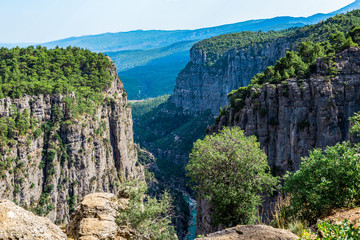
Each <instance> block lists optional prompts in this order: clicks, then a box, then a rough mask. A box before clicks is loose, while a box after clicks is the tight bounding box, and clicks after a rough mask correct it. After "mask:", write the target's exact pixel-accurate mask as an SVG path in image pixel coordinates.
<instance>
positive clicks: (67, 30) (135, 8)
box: [0, 0, 354, 43]
mask: <svg viewBox="0 0 360 240" xmlns="http://www.w3.org/2000/svg"><path fill="white" fill-rule="evenodd" d="M352 2H354V0H86V1H85V0H0V4H1V5H0V10H1V12H0V21H1V25H0V42H2V43H20V42H32V43H41V42H47V41H51V40H57V39H61V38H66V37H71V36H81V35H89V34H99V33H104V32H120V31H129V30H136V29H144V30H145V29H196V28H202V27H209V26H217V25H222V24H227V23H235V22H240V21H244V20H249V19H259V18H270V17H275V16H305V17H306V16H310V15H312V14H315V13H318V12H321V13H328V12H331V11H334V10H337V9H339V8H341V7H344V6H346V5H348V4H350V3H352Z"/></svg>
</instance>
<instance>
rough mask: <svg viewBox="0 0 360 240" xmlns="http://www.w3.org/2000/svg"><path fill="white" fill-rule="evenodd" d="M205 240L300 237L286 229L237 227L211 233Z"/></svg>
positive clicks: (255, 226) (288, 239) (250, 226)
mask: <svg viewBox="0 0 360 240" xmlns="http://www.w3.org/2000/svg"><path fill="white" fill-rule="evenodd" d="M200 239H203V240H235V239H238V240H296V239H299V237H298V236H296V235H295V234H293V233H291V232H289V231H288V230H285V229H277V228H273V227H269V226H265V225H248V226H240V225H239V226H236V227H233V228H229V229H225V230H222V231H219V232H215V233H211V234H208V235H206V236H205V237H201V238H200Z"/></svg>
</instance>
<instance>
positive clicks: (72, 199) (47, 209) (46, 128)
mask: <svg viewBox="0 0 360 240" xmlns="http://www.w3.org/2000/svg"><path fill="white" fill-rule="evenodd" d="M109 71H110V73H111V76H112V78H113V81H112V85H111V87H110V88H109V89H107V90H106V92H104V93H103V95H104V101H103V103H102V104H99V105H98V106H96V111H95V112H94V114H92V115H90V114H83V115H81V116H80V117H77V118H70V117H69V114H70V111H72V110H71V106H67V104H66V103H65V101H64V99H65V98H72V99H75V98H76V96H75V94H70V95H68V96H65V95H61V94H55V95H39V96H23V97H22V98H20V99H10V98H4V99H0V114H1V118H16V116H15V115H16V114H15V112H16V113H18V114H22V113H24V115H23V116H26V117H25V119H23V120H24V121H25V122H26V121H29V122H31V124H33V127H32V129H30V130H28V131H27V132H26V133H25V134H20V133H14V134H13V135H14V136H13V139H12V140H11V141H9V142H8V143H7V144H3V145H2V146H1V148H0V150H1V155H0V160H1V162H0V163H1V165H0V172H1V178H0V198H6V199H9V200H12V201H14V202H16V203H18V204H19V205H20V206H23V207H25V208H27V209H29V210H32V211H33V212H36V213H37V214H39V215H44V216H47V217H49V218H50V219H51V220H53V221H55V222H56V223H61V222H67V221H68V218H69V213H70V212H71V211H73V209H74V206H75V204H76V202H77V201H78V200H80V199H81V198H82V197H84V196H85V195H86V194H89V193H91V192H95V191H96V192H109V193H116V192H117V188H118V186H119V183H120V182H121V181H123V180H125V179H132V178H135V177H137V176H141V174H142V169H141V167H140V166H137V164H136V161H137V153H136V149H135V147H134V143H133V131H132V117H131V108H130V107H128V106H127V99H126V94H125V91H124V88H123V84H122V82H121V81H120V79H119V78H118V76H117V73H116V69H115V66H114V64H113V65H112V68H111V69H109ZM25 113H26V114H25Z"/></svg>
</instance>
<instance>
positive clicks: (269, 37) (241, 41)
mask: <svg viewBox="0 0 360 240" xmlns="http://www.w3.org/2000/svg"><path fill="white" fill-rule="evenodd" d="M359 24H360V10H354V11H352V12H349V13H347V14H340V15H336V16H335V17H332V18H329V19H327V20H325V21H321V22H319V23H318V24H315V25H309V26H305V27H301V28H291V29H287V30H283V31H279V32H275V31H269V32H240V33H233V34H226V35H221V36H218V37H213V38H209V39H206V40H203V41H201V42H198V43H196V44H195V45H194V48H195V49H197V50H198V51H200V50H201V51H203V52H204V53H206V64H207V65H208V66H212V65H214V64H216V63H217V62H218V61H219V60H221V59H222V57H223V55H224V53H226V52H227V51H229V50H230V49H239V48H243V49H249V48H250V47H254V46H257V47H258V48H261V47H262V45H264V44H267V42H269V41H273V40H275V39H277V38H284V39H286V40H287V41H289V42H290V43H292V47H291V48H292V49H296V48H297V47H298V46H299V44H300V43H301V42H306V41H313V42H323V41H326V40H329V37H330V35H331V34H334V33H335V32H337V31H340V32H343V33H344V34H347V33H348V31H350V30H351V28H353V27H354V26H357V25H359Z"/></svg>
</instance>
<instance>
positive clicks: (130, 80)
mask: <svg viewBox="0 0 360 240" xmlns="http://www.w3.org/2000/svg"><path fill="white" fill-rule="evenodd" d="M358 8H360V0H356V1H355V2H353V3H351V4H349V5H348V6H346V7H344V8H342V9H339V10H337V11H334V12H331V13H328V14H315V15H313V16H310V17H275V18H270V19H259V20H249V21H244V22H239V23H234V24H227V25H222V26H216V27H209V28H201V29H195V30H173V31H163V30H136V31H130V32H118V33H104V34H99V35H88V36H81V37H71V38H66V39H61V40H57V41H52V42H47V43H42V44H41V45H43V46H46V47H49V48H53V47H56V46H60V47H67V46H69V45H71V46H78V47H82V48H87V49H90V50H92V51H96V52H105V53H106V54H108V55H109V56H111V57H112V58H114V61H115V64H116V66H117V68H118V70H119V75H120V76H121V77H122V80H123V82H124V86H125V89H126V91H127V94H128V98H129V99H143V98H148V97H157V96H160V95H164V94H170V93H171V91H172V89H173V88H174V86H175V79H176V76H177V74H178V72H180V71H181V70H182V69H183V68H184V66H185V65H186V64H185V63H186V62H188V60H189V55H188V51H189V50H190V48H191V43H195V42H197V41H200V40H203V39H207V38H210V37H214V36H218V35H221V34H228V33H235V32H241V31H260V30H261V31H270V30H276V31H278V30H283V29H287V28H291V27H303V26H305V25H309V24H315V23H318V22H320V21H322V20H325V19H327V18H329V17H332V16H335V15H336V14H340V13H346V12H348V11H351V10H353V9H358ZM0 45H2V46H4V44H0ZM5 46H7V47H12V46H15V45H5ZM133 50H134V51H133ZM147 50H148V51H147ZM132 69H133V71H128V70H132Z"/></svg>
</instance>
